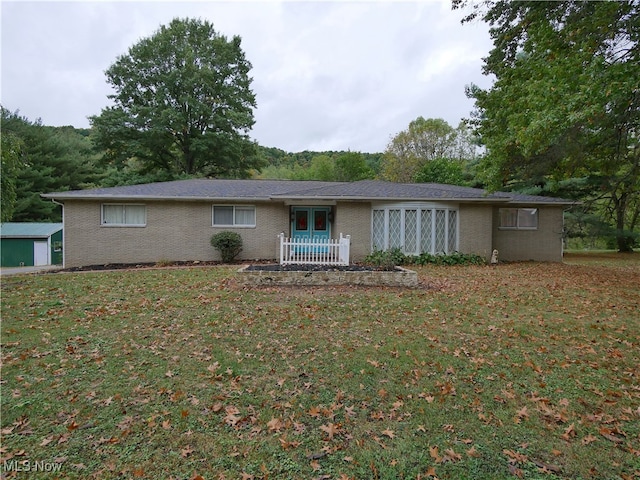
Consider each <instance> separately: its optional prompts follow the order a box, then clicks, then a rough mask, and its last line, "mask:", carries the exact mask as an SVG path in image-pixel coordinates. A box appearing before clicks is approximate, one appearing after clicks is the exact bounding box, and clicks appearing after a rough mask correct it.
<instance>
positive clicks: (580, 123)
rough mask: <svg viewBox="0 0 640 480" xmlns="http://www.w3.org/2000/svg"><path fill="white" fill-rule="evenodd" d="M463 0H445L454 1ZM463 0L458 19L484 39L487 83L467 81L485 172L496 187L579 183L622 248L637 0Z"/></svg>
mask: <svg viewBox="0 0 640 480" xmlns="http://www.w3.org/2000/svg"><path fill="white" fill-rule="evenodd" d="M470 4H471V3H470V2H468V1H467V0H455V1H454V8H455V7H461V6H468V5H470ZM473 5H474V6H475V7H476V8H475V11H474V12H473V13H472V14H471V15H469V16H468V17H467V18H466V19H465V20H467V21H468V20H471V19H473V18H477V17H480V18H482V19H483V20H484V21H486V22H487V23H488V24H489V25H490V27H491V28H490V34H491V37H492V38H493V42H494V47H493V49H492V50H491V52H490V54H489V56H488V57H487V58H485V64H484V73H485V74H487V75H493V76H495V82H494V83H493V85H492V86H491V88H489V89H487V90H483V89H480V88H478V87H476V86H471V87H470V88H469V89H468V95H469V96H470V97H471V98H474V99H475V101H476V111H475V113H474V124H475V127H476V132H477V134H478V135H479V137H480V138H481V141H482V143H483V144H484V145H485V146H486V148H487V155H486V157H485V159H484V161H483V166H482V170H483V172H484V173H485V175H486V180H487V181H488V182H489V183H490V184H491V186H492V187H493V188H496V189H497V188H505V187H507V188H509V187H513V188H517V187H521V186H523V184H524V185H527V186H529V187H531V186H537V187H539V188H541V189H546V190H547V191H548V189H549V185H550V184H555V185H562V184H564V185H568V184H573V185H576V186H580V188H579V190H577V191H576V193H577V194H579V195H582V196H583V198H586V199H587V200H589V201H588V202H587V204H588V205H597V209H598V210H599V211H600V212H602V213H603V214H606V215H608V219H609V221H610V222H611V224H612V225H613V226H614V229H615V236H616V238H617V244H618V249H619V250H620V251H629V250H631V247H632V244H633V241H634V240H633V237H634V229H635V228H636V227H637V221H638V214H639V211H638V205H640V202H639V201H638V198H639V196H640V146H639V135H640V128H639V127H640V45H639V42H640V3H639V2H637V1H621V2H612V1H605V2H583V1H564V2H510V1H486V2H483V3H481V4H473ZM586 187H588V188H586ZM585 189H586V190H587V192H585ZM585 195H586V197H585Z"/></svg>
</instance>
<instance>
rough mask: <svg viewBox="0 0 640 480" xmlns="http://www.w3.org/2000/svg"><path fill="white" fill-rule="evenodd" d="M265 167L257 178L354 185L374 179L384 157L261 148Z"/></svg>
mask: <svg viewBox="0 0 640 480" xmlns="http://www.w3.org/2000/svg"><path fill="white" fill-rule="evenodd" d="M258 156H259V157H260V158H261V160H262V162H263V164H264V165H266V166H265V167H263V168H261V170H260V173H257V174H256V175H255V176H256V178H262V179H282V180H323V181H338V182H354V181H358V180H365V179H371V178H375V176H376V171H377V169H378V168H379V164H380V159H381V157H382V154H371V153H360V152H349V151H348V152H334V151H327V152H309V151H304V152H299V153H287V152H285V151H283V150H279V149H277V148H266V147H258Z"/></svg>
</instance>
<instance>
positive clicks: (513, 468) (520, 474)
mask: <svg viewBox="0 0 640 480" xmlns="http://www.w3.org/2000/svg"><path fill="white" fill-rule="evenodd" d="M509 473H511V475H515V476H516V477H518V478H522V477H523V476H524V472H523V471H522V470H521V469H519V468H518V467H516V466H515V465H514V464H512V463H510V464H509Z"/></svg>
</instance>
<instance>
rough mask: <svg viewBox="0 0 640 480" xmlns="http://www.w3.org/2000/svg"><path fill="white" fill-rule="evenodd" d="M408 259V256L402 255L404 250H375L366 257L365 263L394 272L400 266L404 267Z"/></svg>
mask: <svg viewBox="0 0 640 480" xmlns="http://www.w3.org/2000/svg"><path fill="white" fill-rule="evenodd" d="M406 258H407V257H406V255H405V254H404V253H402V250H400V249H399V248H392V249H390V250H374V251H373V252H371V254H369V255H367V256H366V257H365V259H364V263H366V264H368V265H374V266H376V267H380V268H382V269H384V270H393V269H394V268H395V267H397V266H398V265H404V264H405V262H406Z"/></svg>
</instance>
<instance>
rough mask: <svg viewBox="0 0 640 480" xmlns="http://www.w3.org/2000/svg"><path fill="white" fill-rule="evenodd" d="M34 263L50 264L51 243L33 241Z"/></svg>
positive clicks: (36, 264)
mask: <svg viewBox="0 0 640 480" xmlns="http://www.w3.org/2000/svg"><path fill="white" fill-rule="evenodd" d="M33 264H34V265H35V266H38V265H49V244H48V242H33Z"/></svg>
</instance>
